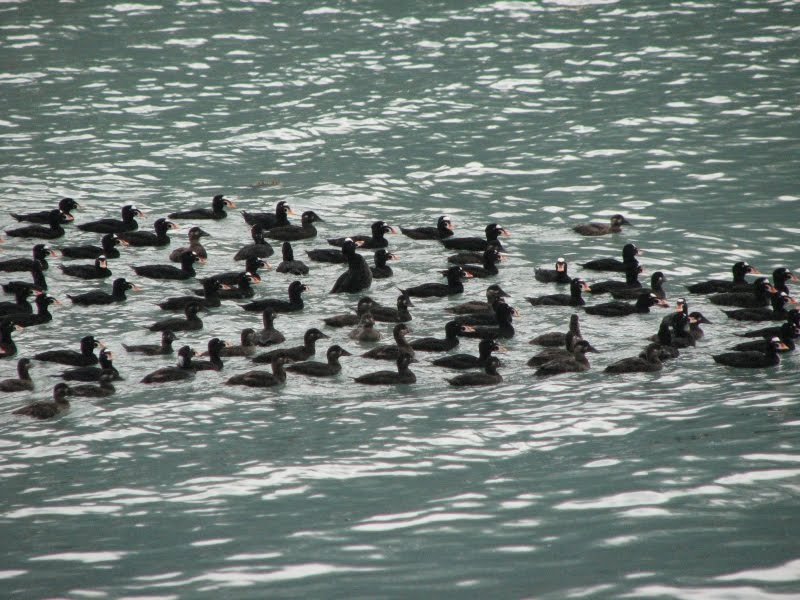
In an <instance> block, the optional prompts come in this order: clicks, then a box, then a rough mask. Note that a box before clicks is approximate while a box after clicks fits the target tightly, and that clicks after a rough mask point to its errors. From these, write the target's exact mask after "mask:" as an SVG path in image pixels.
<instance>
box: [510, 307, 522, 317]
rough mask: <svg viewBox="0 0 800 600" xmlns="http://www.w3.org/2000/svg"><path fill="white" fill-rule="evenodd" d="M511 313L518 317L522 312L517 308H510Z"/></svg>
mask: <svg viewBox="0 0 800 600" xmlns="http://www.w3.org/2000/svg"><path fill="white" fill-rule="evenodd" d="M511 314H512V315H514V316H515V317H519V316H520V315H521V314H522V313H521V312H519V309H517V308H514V309H512V310H511Z"/></svg>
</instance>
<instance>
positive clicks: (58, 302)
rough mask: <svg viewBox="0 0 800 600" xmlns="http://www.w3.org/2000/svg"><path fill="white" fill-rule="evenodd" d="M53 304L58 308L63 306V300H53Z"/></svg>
mask: <svg viewBox="0 0 800 600" xmlns="http://www.w3.org/2000/svg"><path fill="white" fill-rule="evenodd" d="M53 304H55V305H56V306H61V300H59V299H58V298H53Z"/></svg>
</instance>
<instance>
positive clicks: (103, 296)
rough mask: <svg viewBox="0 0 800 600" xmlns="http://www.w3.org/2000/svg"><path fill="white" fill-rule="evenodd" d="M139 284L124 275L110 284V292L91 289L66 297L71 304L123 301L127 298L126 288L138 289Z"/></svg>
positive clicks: (90, 304)
mask: <svg viewBox="0 0 800 600" xmlns="http://www.w3.org/2000/svg"><path fill="white" fill-rule="evenodd" d="M138 289H140V288H139V286H137V285H134V284H132V283H131V282H129V281H128V280H127V279H125V278H124V277H117V278H116V279H115V280H114V283H113V284H112V285H111V293H110V294H109V293H108V292H104V291H102V290H92V291H91V292H85V293H83V294H76V295H74V296H72V295H70V294H67V298H69V299H70V300H72V303H73V304H79V305H81V306H96V305H103V304H113V303H115V302H125V300H127V299H128V297H127V295H126V292H127V291H128V290H138Z"/></svg>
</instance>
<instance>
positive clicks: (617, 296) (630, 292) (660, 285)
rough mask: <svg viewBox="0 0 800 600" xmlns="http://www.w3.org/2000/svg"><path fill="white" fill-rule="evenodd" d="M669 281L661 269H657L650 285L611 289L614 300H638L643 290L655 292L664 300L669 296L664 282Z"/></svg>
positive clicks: (651, 277)
mask: <svg viewBox="0 0 800 600" xmlns="http://www.w3.org/2000/svg"><path fill="white" fill-rule="evenodd" d="M666 281H667V277H666V276H665V275H664V273H662V272H661V271H656V272H655V273H653V274H652V275H651V276H650V287H649V288H646V287H629V288H618V289H612V290H611V296H613V298H614V300H636V298H638V297H639V295H640V294H641V293H642V292H650V293H652V294H655V295H656V296H658V297H659V298H661V299H662V300H663V299H664V298H666V297H667V293H666V292H665V291H664V283H665V282H666Z"/></svg>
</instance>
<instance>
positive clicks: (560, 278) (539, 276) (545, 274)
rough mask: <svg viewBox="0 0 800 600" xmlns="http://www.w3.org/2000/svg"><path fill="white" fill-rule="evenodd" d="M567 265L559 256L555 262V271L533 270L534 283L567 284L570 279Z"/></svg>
mask: <svg viewBox="0 0 800 600" xmlns="http://www.w3.org/2000/svg"><path fill="white" fill-rule="evenodd" d="M568 270H569V264H568V263H567V260H566V259H565V258H564V257H563V256H559V257H558V259H557V260H556V266H555V269H539V268H536V269H534V270H533V277H534V278H535V279H536V281H541V282H542V283H569V282H570V281H572V278H571V277H570V276H569V274H568V272H567V271H568Z"/></svg>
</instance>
